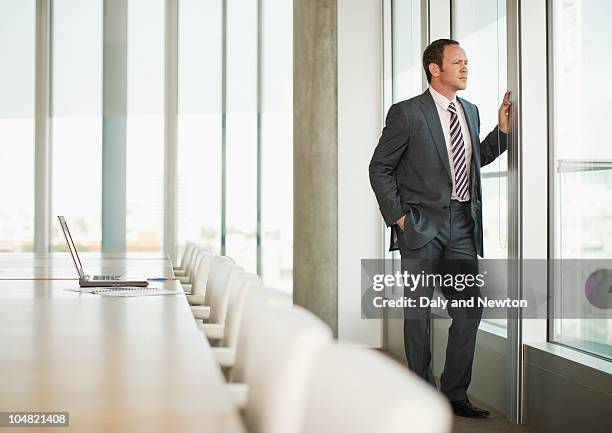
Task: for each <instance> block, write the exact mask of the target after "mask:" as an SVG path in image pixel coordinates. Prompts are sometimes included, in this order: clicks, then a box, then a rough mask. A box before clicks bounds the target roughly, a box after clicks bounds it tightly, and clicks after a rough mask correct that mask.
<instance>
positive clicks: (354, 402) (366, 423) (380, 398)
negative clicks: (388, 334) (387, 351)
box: [301, 345, 452, 433]
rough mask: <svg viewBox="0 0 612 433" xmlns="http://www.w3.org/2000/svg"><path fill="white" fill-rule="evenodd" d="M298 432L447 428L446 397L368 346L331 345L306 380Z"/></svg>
mask: <svg viewBox="0 0 612 433" xmlns="http://www.w3.org/2000/svg"><path fill="white" fill-rule="evenodd" d="M309 383H310V389H309V395H308V398H307V400H306V405H305V408H304V411H305V413H304V418H303V428H302V430H301V433H337V432H350V433H371V432H376V433H397V432H406V433H409V432H415V433H450V432H451V430H452V412H451V409H450V405H449V404H448V402H447V401H446V399H445V398H444V397H443V396H442V395H441V394H439V393H438V392H436V390H435V389H434V388H433V387H432V386H431V385H429V384H427V383H426V382H425V381H423V380H422V379H421V378H419V377H417V376H416V375H415V374H413V373H412V372H410V371H409V370H408V369H407V368H405V367H403V366H401V365H399V364H397V363H396V362H395V361H392V360H390V359H388V358H387V357H386V356H385V355H383V354H381V353H377V352H375V351H374V350H370V349H357V348H343V347H342V346H338V345H334V346H332V347H329V348H327V349H326V350H324V351H323V352H322V354H321V356H320V357H319V358H318V360H317V362H316V365H315V368H314V369H313V371H312V375H311V377H310V380H309Z"/></svg>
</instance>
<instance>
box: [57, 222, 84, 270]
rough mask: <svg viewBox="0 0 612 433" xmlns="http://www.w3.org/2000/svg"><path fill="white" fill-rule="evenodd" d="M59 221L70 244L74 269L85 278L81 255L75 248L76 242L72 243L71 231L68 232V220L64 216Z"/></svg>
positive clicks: (69, 248)
mask: <svg viewBox="0 0 612 433" xmlns="http://www.w3.org/2000/svg"><path fill="white" fill-rule="evenodd" d="M57 219H59V222H60V226H61V227H62V231H63V232H64V237H65V238H66V243H67V244H68V250H70V255H71V256H72V261H73V263H74V267H75V268H76V270H77V272H78V273H79V278H84V277H85V273H84V272H83V265H82V264H81V259H80V258H79V253H77V250H76V247H75V246H74V242H73V241H72V236H70V230H68V224H66V219H65V218H64V217H63V216H58V217H57Z"/></svg>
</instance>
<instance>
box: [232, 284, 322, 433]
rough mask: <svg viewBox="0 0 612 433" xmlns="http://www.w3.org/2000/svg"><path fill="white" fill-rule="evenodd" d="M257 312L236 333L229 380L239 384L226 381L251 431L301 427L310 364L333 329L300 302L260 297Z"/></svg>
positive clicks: (280, 432)
mask: <svg viewBox="0 0 612 433" xmlns="http://www.w3.org/2000/svg"><path fill="white" fill-rule="evenodd" d="M255 292H256V291H255V290H251V291H250V293H255ZM258 313H259V314H258V317H257V320H256V321H249V322H250V323H249V326H248V327H244V328H243V330H242V332H241V333H240V336H239V338H238V347H237V348H236V355H237V357H236V365H235V366H234V368H233V369H232V371H231V373H230V381H231V382H241V383H242V384H243V385H238V388H236V385H235V384H234V383H230V384H229V387H230V392H232V393H233V394H234V395H235V396H236V395H237V394H242V396H243V398H238V399H237V402H238V403H239V404H240V403H244V421H245V424H246V427H247V430H249V431H250V432H251V433H299V432H300V431H301V426H302V421H303V419H302V415H303V411H304V404H305V402H306V397H307V392H308V383H309V381H310V380H311V377H312V368H313V367H314V363H315V361H316V359H317V357H318V355H319V353H320V352H321V350H323V349H324V348H325V347H327V346H329V345H331V344H332V343H333V338H332V332H331V329H330V328H329V327H328V326H327V325H326V324H325V323H323V322H322V321H321V320H320V319H319V318H317V317H316V316H315V315H314V314H312V313H310V312H309V311H308V310H306V309H304V308H301V307H298V306H290V307H281V306H277V307H273V306H270V305H265V302H264V303H263V304H262V305H260V309H259V311H258ZM232 390H233V391H232ZM235 391H240V392H239V393H236V392H235ZM245 394H246V398H244V395H245ZM241 400H242V401H241Z"/></svg>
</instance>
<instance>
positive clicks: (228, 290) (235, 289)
mask: <svg viewBox="0 0 612 433" xmlns="http://www.w3.org/2000/svg"><path fill="white" fill-rule="evenodd" d="M252 284H254V285H259V286H261V277H259V275H257V274H252V273H249V272H245V271H244V270H238V269H235V270H233V271H232V272H231V274H230V276H229V278H228V280H227V284H226V286H225V289H224V290H223V291H221V292H215V293H213V296H214V298H213V299H212V300H211V307H210V317H209V320H208V321H209V323H218V324H222V325H225V326H226V327H225V331H227V326H228V325H229V324H228V318H229V321H230V322H231V321H232V320H233V319H234V318H236V317H238V318H239V316H235V315H233V314H232V313H231V310H233V309H234V308H236V306H237V305H238V304H239V303H240V302H242V303H244V296H241V294H242V293H243V292H244V291H245V290H247V289H248V287H250V286H251V285H252ZM224 335H225V332H224ZM224 339H225V338H224ZM224 347H229V346H225V345H224Z"/></svg>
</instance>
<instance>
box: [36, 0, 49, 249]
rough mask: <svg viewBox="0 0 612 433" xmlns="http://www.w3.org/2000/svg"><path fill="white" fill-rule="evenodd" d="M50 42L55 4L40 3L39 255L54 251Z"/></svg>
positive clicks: (38, 9) (37, 9) (38, 29)
mask: <svg viewBox="0 0 612 433" xmlns="http://www.w3.org/2000/svg"><path fill="white" fill-rule="evenodd" d="M50 39H51V3H50V0H37V1H36V48H35V50H36V54H35V55H36V66H35V114H34V165H35V173H34V251H35V252H36V253H38V254H44V253H46V252H48V251H49V247H50V241H49V240H50V224H51V217H50V215H51V188H50V185H51V147H50V142H49V136H50V134H49V127H50V122H49V117H50V116H49V113H50V67H49V65H50Z"/></svg>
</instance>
